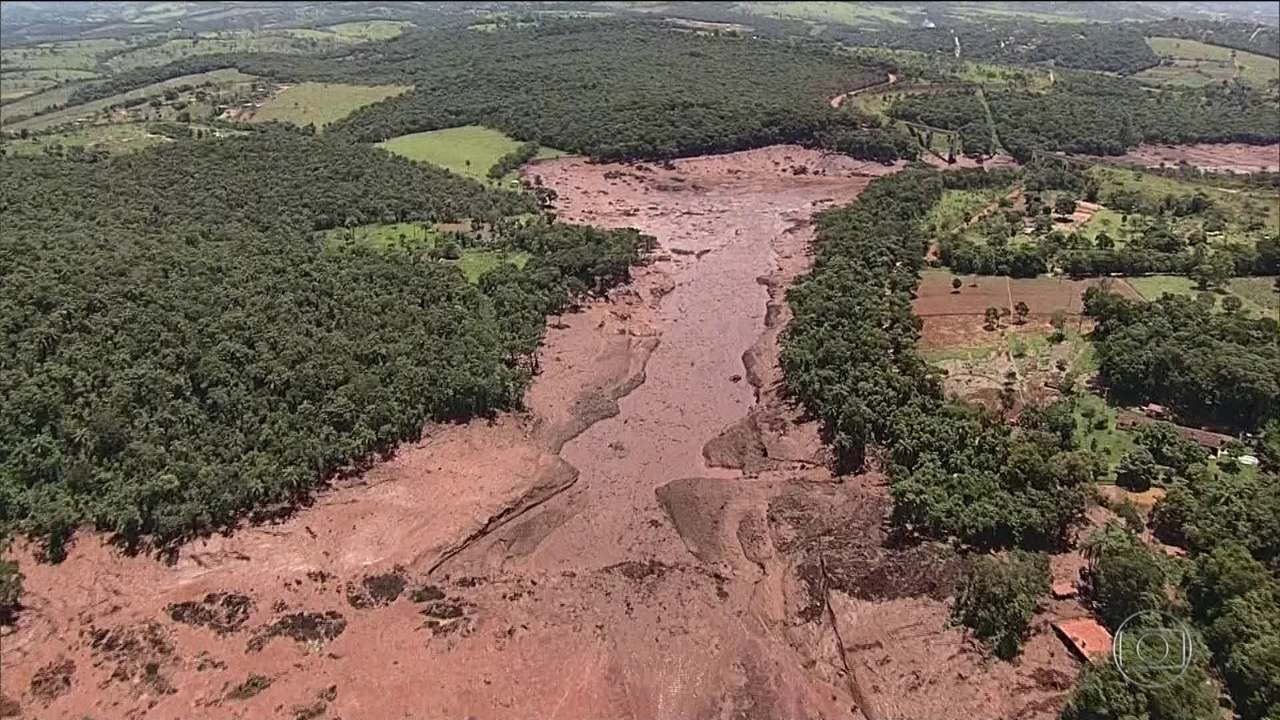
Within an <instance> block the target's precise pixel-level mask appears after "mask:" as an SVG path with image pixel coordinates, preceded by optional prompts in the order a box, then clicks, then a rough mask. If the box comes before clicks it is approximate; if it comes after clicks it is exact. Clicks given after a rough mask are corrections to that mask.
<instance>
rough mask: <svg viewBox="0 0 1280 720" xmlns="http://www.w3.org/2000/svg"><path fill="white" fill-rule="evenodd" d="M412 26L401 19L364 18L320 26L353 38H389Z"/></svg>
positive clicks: (367, 39)
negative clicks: (363, 19) (362, 19)
mask: <svg viewBox="0 0 1280 720" xmlns="http://www.w3.org/2000/svg"><path fill="white" fill-rule="evenodd" d="M411 27H413V23H411V22H405V21H402V20H365V21H363V22H346V23H338V24H337V25H330V26H329V27H326V28H322V29H323V30H327V31H328V32H331V33H334V34H336V35H341V36H343V37H347V38H351V39H353V40H360V41H371V40H390V39H391V38H393V37H397V36H399V35H402V34H404V33H405V32H407V31H408V30H409V28H411Z"/></svg>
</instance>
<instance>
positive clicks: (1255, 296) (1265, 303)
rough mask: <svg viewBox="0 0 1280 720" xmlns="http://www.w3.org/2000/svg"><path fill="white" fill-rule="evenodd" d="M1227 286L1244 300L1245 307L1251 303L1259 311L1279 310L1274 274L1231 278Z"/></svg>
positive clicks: (1274, 312) (1271, 311)
mask: <svg viewBox="0 0 1280 720" xmlns="http://www.w3.org/2000/svg"><path fill="white" fill-rule="evenodd" d="M1227 288H1228V289H1229V290H1231V293H1232V294H1234V295H1236V296H1238V297H1239V298H1240V299H1241V300H1244V301H1245V307H1248V306H1249V305H1250V304H1253V305H1254V306H1255V307H1256V308H1257V310H1258V312H1259V313H1266V314H1268V315H1275V314H1276V313H1277V312H1280V293H1277V292H1276V277H1275V276H1274V275H1272V276H1259V277H1238V278H1231V281H1230V282H1229V283H1227Z"/></svg>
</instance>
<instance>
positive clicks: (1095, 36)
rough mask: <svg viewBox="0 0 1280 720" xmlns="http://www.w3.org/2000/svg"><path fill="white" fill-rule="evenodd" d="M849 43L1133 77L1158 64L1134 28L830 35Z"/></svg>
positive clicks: (948, 26) (974, 26)
mask: <svg viewBox="0 0 1280 720" xmlns="http://www.w3.org/2000/svg"><path fill="white" fill-rule="evenodd" d="M831 33H832V34H833V35H835V36H836V37H838V38H839V39H840V40H841V41H842V42H844V43H845V44H847V45H860V46H865V47H883V48H890V49H895V50H917V51H920V52H926V53H935V54H946V55H955V56H957V57H964V58H967V59H970V60H984V61H989V62H1001V63H1009V64H1030V63H1042V62H1050V61H1051V62H1052V63H1053V64H1054V65H1056V66H1059V67H1067V68H1076V69H1080V70H1103V71H1107V72H1116V73H1134V72H1138V71H1139V70H1143V69H1145V68H1149V67H1152V66H1154V65H1156V64H1158V63H1159V58H1158V57H1156V54H1155V53H1154V52H1152V50H1151V48H1150V46H1148V45H1147V43H1146V40H1145V39H1144V34H1143V32H1142V30H1141V29H1140V28H1139V27H1138V26H1134V25H1129V24H1123V23H1106V24H1102V23H1089V24H1065V25H1064V24H1060V23H1036V22H1029V21H1025V20H1016V21H1001V20H985V21H976V20H961V19H951V20H947V21H945V22H944V23H942V24H941V25H940V26H938V27H909V26H898V27H893V28H878V29H868V30H863V29H853V28H839V29H833V30H832V31H831Z"/></svg>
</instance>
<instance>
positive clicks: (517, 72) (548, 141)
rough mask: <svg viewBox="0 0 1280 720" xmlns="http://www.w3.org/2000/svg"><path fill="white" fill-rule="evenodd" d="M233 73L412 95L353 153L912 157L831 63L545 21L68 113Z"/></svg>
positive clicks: (274, 61) (865, 79)
mask: <svg viewBox="0 0 1280 720" xmlns="http://www.w3.org/2000/svg"><path fill="white" fill-rule="evenodd" d="M232 66H234V67H237V68H239V69H240V70H242V71H243V72H246V73H249V74H254V75H262V76H266V77H271V78H275V79H278V80H282V81H303V80H320V81H329V82H359V83H371V82H379V83H394V84H402V85H414V86H415V89H414V90H412V91H410V92H408V93H405V94H404V95H401V96H399V97H396V98H390V99H388V100H385V101H383V102H380V103H376V104H374V105H370V106H367V107H365V108H361V109H360V110H358V111H356V112H355V113H354V114H353V115H351V116H350V117H348V118H345V119H344V120H342V121H339V122H337V123H335V124H334V125H332V126H331V127H330V132H333V133H337V134H341V135H345V136H348V137H351V138H353V139H356V140H359V141H363V142H377V141H382V140H386V139H388V138H390V137H394V136H397V135H403V134H406V133H413V132H419V131H424V130H435V129H439V128H446V127H455V126H459V125H468V124H482V125H486V126H488V127H494V128H497V129H500V130H503V131H504V132H507V133H508V134H510V135H513V136H515V137H517V138H519V139H521V140H526V141H537V142H539V143H541V144H542V145H545V146H548V147H555V148H560V149H562V150H568V151H573V152H579V153H584V154H589V155H592V156H594V157H596V158H599V159H618V158H630V157H646V158H657V157H674V156H680V155H693V154H701V153H714V152H725V151H729V150H738V149H743V148H747V147H754V146H759V145H768V144H771V143H782V142H800V143H805V144H824V145H825V146H827V147H838V148H839V149H841V150H842V151H845V152H850V153H854V154H858V155H860V156H863V157H871V158H874V159H883V160H893V159H896V158H898V157H899V156H903V155H905V156H912V155H913V153H912V144H911V143H910V142H909V140H908V139H904V138H898V137H895V136H894V134H892V133H888V132H885V131H882V130H880V129H878V128H877V127H876V123H874V122H868V121H866V120H865V119H863V118H860V117H858V116H856V115H854V114H851V113H848V112H844V113H841V112H837V111H836V110H834V109H833V108H831V107H830V105H829V104H828V103H827V98H828V97H831V96H834V95H837V94H840V93H843V92H848V91H850V90H854V89H857V88H859V87H863V86H865V85H870V84H873V83H875V82H880V81H883V79H884V77H885V72H886V71H885V70H884V69H882V68H879V67H868V66H866V65H862V64H858V63H856V62H854V61H852V60H850V59H848V58H847V57H842V56H840V55H838V54H835V53H833V52H832V51H831V50H830V49H822V48H816V49H810V48H805V47H796V46H791V45H788V44H786V43H782V42H774V41H766V40H757V39H750V38H738V37H731V36H707V35H699V34H694V33H688V32H678V31H675V30H672V29H670V28H666V27H663V26H661V25H658V24H654V23H650V22H632V21H627V22H621V21H614V22H598V21H597V22H568V21H553V20H544V21H542V22H540V23H539V24H538V25H537V26H536V27H523V28H511V29H504V30H499V31H495V32H486V33H477V32H470V33H458V32H444V31H441V32H420V33H410V34H406V35H403V36H401V37H399V38H396V39H394V40H391V41H388V42H385V43H377V44H370V45H366V46H361V47H359V48H355V49H352V50H349V51H346V50H344V51H343V53H342V54H341V55H333V56H328V57H323V56H322V57H298V56H286V55H217V56H198V57H193V58H188V59H185V60H182V61H179V62H175V63H170V64H169V65H165V66H161V67H153V68H143V69H140V70H137V71H132V72H126V73H121V74H119V75H117V76H115V77H113V78H112V79H110V80H108V81H106V82H104V83H100V84H97V85H92V86H88V87H86V88H84V89H81V90H79V91H77V95H76V97H75V98H74V99H73V102H75V101H78V100H83V99H90V98H97V97H107V96H110V95H113V94H117V93H120V92H123V91H126V90H130V89H134V88H137V87H142V86H144V85H147V84H150V83H154V82H157V81H159V80H162V79H165V78H168V77H177V76H181V75H187V74H191V73H194V72H206V71H208V70H212V69H216V68H222V67H232Z"/></svg>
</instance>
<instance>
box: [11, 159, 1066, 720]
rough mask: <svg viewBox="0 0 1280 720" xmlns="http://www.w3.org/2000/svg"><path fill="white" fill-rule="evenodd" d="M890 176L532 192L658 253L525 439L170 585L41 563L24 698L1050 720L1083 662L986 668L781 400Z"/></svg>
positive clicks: (575, 166) (725, 179) (16, 650)
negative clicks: (868, 199)
mask: <svg viewBox="0 0 1280 720" xmlns="http://www.w3.org/2000/svg"><path fill="white" fill-rule="evenodd" d="M892 170H893V168H887V167H884V166H880V165H875V164H867V163H860V162H857V161H853V160H850V159H847V158H837V157H830V156H822V155H820V154H818V153H815V152H811V151H806V150H803V149H800V148H795V147H774V148H765V149H762V150H756V151H750V152H744V153H736V154H733V155H727V156H717V157H711V158H693V159H688V160H683V161H678V162H676V163H674V164H673V165H668V166H666V167H659V166H655V165H596V164H590V163H586V162H584V161H581V160H576V159H564V160H558V161H552V162H549V163H542V164H539V165H537V166H535V167H534V168H532V169H531V170H530V171H529V172H532V173H535V174H537V175H539V176H541V181H542V182H543V183H544V184H545V185H547V186H549V187H552V188H554V189H555V190H556V192H557V193H558V194H559V200H558V202H557V210H558V212H559V213H560V216H561V217H562V218H563V219H565V220H570V221H576V222H584V223H590V224H595V225H601V226H618V227H621V226H632V227H637V228H639V229H641V230H642V231H643V232H646V233H649V234H652V235H654V236H656V237H657V238H658V240H659V244H660V247H659V249H658V250H657V251H656V252H655V253H654V257H653V259H652V262H651V263H649V264H648V265H646V266H643V267H640V268H637V269H636V271H635V273H634V281H633V282H632V283H631V284H629V285H628V286H626V287H624V288H620V289H619V290H617V291H615V292H614V293H613V294H612V295H611V296H610V297H609V298H608V299H607V300H601V301H598V302H594V303H592V304H590V305H589V306H587V307H586V308H584V309H583V310H582V311H581V312H577V313H572V314H567V315H565V316H563V317H561V318H554V319H553V320H555V321H556V322H555V323H554V325H553V328H552V329H551V330H550V331H549V333H548V337H547V342H546V345H545V348H544V351H543V355H542V367H543V371H542V374H541V375H540V376H539V377H538V378H537V379H536V381H535V382H534V385H533V387H532V388H531V389H530V391H529V394H528V397H527V403H528V411H527V412H525V413H520V414H513V415H508V416H504V417H501V418H498V419H497V420H495V421H492V422H487V421H477V422H473V423H471V424H468V425H465V426H452V427H433V428H430V429H429V431H428V433H427V435H426V436H425V437H424V438H423V440H422V442H421V443H419V444H417V445H415V446H412V447H405V448H403V449H402V450H401V451H400V452H399V453H398V454H397V456H396V457H395V458H394V459H391V460H389V461H387V462H384V463H381V464H379V465H377V466H376V467H374V468H373V469H372V470H370V471H368V472H366V473H364V474H363V475H361V476H359V477H358V478H356V479H354V480H353V481H352V482H350V483H349V484H346V485H344V486H343V487H339V488H336V489H333V490H331V491H328V492H325V493H323V494H322V495H321V496H320V497H319V498H318V499H317V501H316V503H315V504H314V505H313V506H312V507H309V508H307V509H304V510H302V511H300V512H298V513H296V514H295V515H293V516H292V517H290V518H288V519H285V520H282V521H279V522H277V523H274V524H257V525H252V526H248V527H245V528H244V529H242V530H240V531H238V532H236V533H234V534H232V535H230V536H227V537H216V538H211V539H209V540H206V541H202V542H197V543H192V544H191V545H189V546H187V547H185V548H182V549H181V551H180V552H179V553H178V557H177V560H176V562H174V563H172V564H164V563H160V562H157V561H156V560H154V559H152V558H148V557H132V558H130V557H123V556H121V555H120V554H119V553H117V552H116V551H115V550H113V549H111V548H109V547H107V546H105V545H102V544H101V543H100V541H99V540H98V539H96V538H94V537H93V536H90V535H82V536H81V537H80V538H79V539H78V540H77V542H76V544H75V546H74V548H73V550H72V553H71V556H70V557H69V558H68V559H67V560H66V561H65V562H64V563H62V564H61V565H59V566H48V565H38V564H34V563H32V562H24V571H26V573H27V575H28V581H27V585H28V588H29V598H28V599H29V608H28V609H27V611H26V612H25V613H24V615H23V618H22V620H21V621H20V624H19V626H18V628H17V629H16V631H15V632H13V633H11V634H10V635H8V636H7V637H5V638H3V641H4V653H3V657H2V661H3V665H2V669H3V685H2V687H0V689H2V690H3V692H4V693H5V695H6V696H7V697H8V698H9V699H10V700H13V701H16V702H17V703H18V704H20V705H21V707H22V708H23V712H25V713H26V715H25V716H29V717H40V718H46V717H48V718H61V717H74V718H79V717H82V716H89V717H94V718H123V717H130V718H132V717H138V718H141V717H147V718H191V717H208V718H222V717H227V718H231V717H236V718H274V717H282V718H320V717H327V718H346V719H347V720H352V719H355V718H361V719H363V718H405V717H413V718H465V717H474V718H482V719H483V718H542V719H550V718H571V719H574V720H579V719H590V718H636V719H637V720H640V719H643V720H650V719H658V718H712V717H714V718H730V717H732V718H802V717H803V718H857V717H867V718H870V720H877V719H878V718H886V719H887V718H901V717H913V718H914V717H933V718H952V717H954V718H971V717H997V716H999V717H1019V718H1035V717H1051V716H1053V715H1054V712H1055V710H1056V706H1057V705H1058V703H1059V702H1060V699H1061V697H1062V695H1063V694H1064V693H1065V691H1066V690H1067V688H1068V687H1069V685H1070V682H1071V680H1072V678H1073V676H1074V672H1075V670H1074V665H1073V664H1072V662H1071V661H1070V660H1069V658H1066V657H1065V653H1064V651H1062V650H1060V649H1058V648H1057V645H1056V643H1055V642H1054V641H1053V639H1052V638H1051V637H1046V636H1045V635H1044V634H1043V633H1042V634H1039V635H1037V636H1036V637H1034V638H1033V639H1032V641H1031V642H1030V643H1029V644H1028V647H1027V650H1026V653H1025V656H1024V658H1023V660H1022V662H1021V664H1020V665H1017V666H1012V665H1001V666H999V667H996V668H994V669H991V668H988V667H986V666H985V665H984V661H983V660H982V659H981V657H980V655H979V654H978V653H977V652H975V651H974V650H973V649H972V648H970V647H968V646H967V645H966V644H965V643H964V642H963V641H962V640H961V637H960V635H959V633H958V632H956V631H954V630H949V629H947V628H946V627H945V619H946V606H945V603H944V602H942V601H941V597H942V596H943V595H945V593H946V592H947V590H948V589H949V584H948V583H949V577H950V575H951V574H952V573H953V572H954V561H953V560H952V559H951V558H950V556H949V555H948V554H947V553H946V552H944V551H943V550H941V549H937V548H931V547H927V546H926V547H916V548H911V549H908V550H888V549H886V548H885V542H884V539H885V538H884V529H883V520H884V517H885V510H886V507H887V502H888V501H887V498H886V495H885V492H884V489H883V487H881V485H880V483H879V482H878V479H877V478H876V477H874V476H867V477H858V478H848V479H843V480H842V481H839V482H837V481H836V479H833V478H832V477H831V476H830V474H829V473H828V471H827V470H826V463H825V458H824V457H823V451H822V446H821V443H819V442H818V438H817V434H816V428H814V427H813V426H812V425H811V424H808V423H804V422H801V421H800V419H799V417H798V415H797V413H796V411H794V410H793V409H792V408H790V407H789V406H788V405H787V403H786V402H785V401H784V399H783V398H782V397H781V395H780V388H779V381H780V377H779V371H778V367H777V336H778V333H779V331H780V330H781V328H782V327H783V326H784V325H785V323H786V321H787V319H788V317H789V314H788V310H787V308H786V305H785V302H784V301H783V293H784V291H785V288H786V287H787V286H788V285H789V284H790V283H791V281H792V280H793V279H794V277H795V276H796V275H797V274H799V273H802V272H803V271H804V270H805V268H806V267H807V263H808V258H807V254H806V251H807V248H808V244H809V242H810V240H811V239H812V234H813V233H812V229H811V227H810V225H809V218H810V217H811V215H812V214H813V213H814V212H815V211H817V210H819V209H822V208H824V207H828V206H831V205H840V204H845V203H848V202H850V201H851V200H853V199H854V198H855V197H856V196H857V195H858V193H859V192H861V190H862V189H863V188H865V187H866V185H867V184H868V183H869V182H870V181H871V180H872V179H873V178H874V177H875V176H876V175H880V174H884V173H885V172H891V171H892ZM837 630H838V631H839V632H838V636H837V632H836V631H837ZM837 637H839V641H840V642H842V643H843V652H842V646H841V644H840V642H838V641H837ZM851 675H852V676H853V677H851ZM855 677H856V680H857V682H856V684H855V682H853V681H854V679H855ZM1015 687H1016V688H1018V692H1016V693H1012V692H1007V689H1008V688H1015ZM1002 690H1006V691H1005V692H1002Z"/></svg>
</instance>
